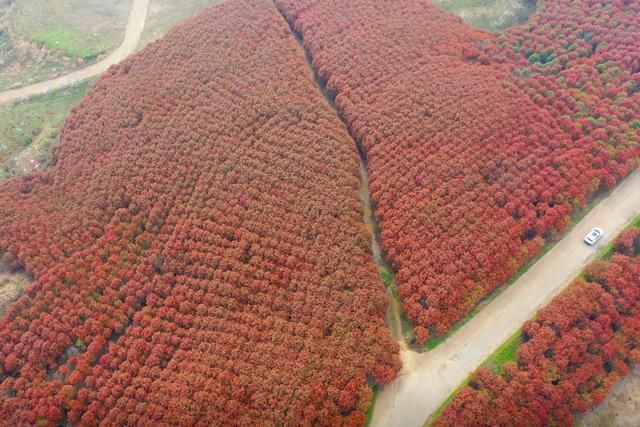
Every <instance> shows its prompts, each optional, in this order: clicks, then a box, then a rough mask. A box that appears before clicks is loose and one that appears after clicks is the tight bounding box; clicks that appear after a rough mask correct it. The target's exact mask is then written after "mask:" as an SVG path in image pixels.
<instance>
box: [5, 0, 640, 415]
mask: <svg viewBox="0 0 640 427" xmlns="http://www.w3.org/2000/svg"><path fill="white" fill-rule="evenodd" d="M297 36H301V38H302V44H303V47H300V46H299V44H298V42H297V40H296V37H297ZM638 37H640V1H638V0H631V1H629V0H627V1H613V2H612V1H604V0H603V1H596V0H588V1H587V0H547V1H545V2H541V3H540V5H539V6H538V11H537V12H536V13H535V14H534V15H533V17H532V18H531V20H530V22H529V23H527V24H525V25H523V26H521V27H516V28H513V29H511V30H507V31H504V32H501V33H496V34H494V33H488V32H484V31H480V30H475V29H472V28H470V27H468V26H466V25H464V24H463V23H462V22H461V21H460V20H459V19H458V18H456V17H454V16H453V15H451V14H449V13H448V12H444V11H442V10H440V9H438V8H436V7H435V6H433V5H431V4H430V3H429V2H427V1H423V0H397V1H371V0H369V1H367V0H327V1H306V0H276V1H275V2H272V1H270V0H228V1H227V2H225V3H224V4H222V5H220V6H218V7H214V8H211V9H208V10H207V11H205V12H204V13H202V14H201V15H200V16H198V17H195V18H192V19H190V20H188V21H186V22H185V23H183V24H181V25H179V26H178V27H176V28H175V29H173V30H172V31H171V32H170V33H169V34H168V35H167V36H166V37H164V38H163V39H161V40H159V41H158V42H155V43H152V44H151V45H149V46H147V47H146V48H145V49H143V50H142V51H141V52H139V53H138V54H136V55H134V56H132V57H131V58H129V59H127V60H125V61H124V62H123V63H121V64H119V65H117V66H114V67H112V68H111V69H110V70H109V71H108V72H107V73H106V74H105V75H104V76H103V77H102V78H101V79H100V80H99V81H98V82H97V83H96V85H95V86H94V87H93V88H92V89H91V91H90V92H89V94H88V95H87V97H86V98H85V99H84V100H83V101H82V103H81V104H80V105H78V106H77V107H75V108H74V109H73V111H72V112H71V114H70V116H69V117H68V119H67V120H66V122H65V126H64V128H63V131H62V133H61V139H60V143H59V144H58V145H57V147H56V150H55V153H54V163H55V164H54V166H53V168H52V169H51V170H50V171H48V172H44V173H39V174H33V175H28V176H25V177H21V178H15V179H11V180H8V181H4V182H2V183H0V253H2V254H3V262H4V263H5V264H6V265H8V266H10V267H11V268H14V269H20V268H23V269H25V270H26V272H28V273H30V274H31V275H33V277H34V279H35V280H34V282H33V283H32V284H31V285H29V286H28V287H27V288H26V290H25V293H24V295H23V296H22V297H20V298H19V299H18V300H17V301H16V302H15V303H14V304H13V305H12V307H11V308H10V309H9V311H8V313H7V315H6V316H5V317H4V318H3V319H2V320H0V425H11V426H21V425H33V424H39V425H59V424H66V423H68V424H73V425H95V424H97V423H98V422H103V423H105V424H114V425H135V424H145V423H149V424H153V425H177V424H188V425H229V424H233V425H256V424H264V425H300V424H302V425H331V426H334V425H363V424H364V423H365V419H366V415H365V414H366V411H367V408H369V407H370V405H371V402H372V399H373V389H374V388H375V387H377V386H381V385H384V384H388V383H390V382H391V381H392V380H393V379H394V378H395V377H396V375H397V373H398V371H399V369H400V359H399V356H398V352H399V347H398V345H397V343H396V342H394V340H393V338H392V337H391V333H390V331H389V329H388V328H387V326H386V325H385V323H384V321H385V313H386V310H387V307H388V303H389V299H388V297H387V295H386V294H385V290H384V287H383V285H382V283H381V282H380V280H379V278H378V271H377V268H376V266H375V264H374V261H373V259H372V256H371V253H370V248H369V242H370V238H371V236H370V234H369V232H368V231H367V228H366V227H365V225H364V223H363V221H362V216H363V206H362V203H361V201H360V200H359V198H358V188H359V181H358V177H359V159H358V152H359V151H360V152H361V153H362V155H363V156H364V157H365V158H366V163H367V170H368V173H369V177H370V191H371V198H372V201H373V203H374V205H375V206H374V208H375V216H376V220H377V223H378V225H379V227H380V231H381V233H380V237H381V244H382V248H383V250H384V252H385V255H386V257H387V258H388V260H389V261H390V262H391V264H392V265H393V267H394V269H395V270H396V272H397V274H396V278H397V281H398V284H399V296H400V298H401V300H402V305H403V307H404V310H405V312H406V313H407V315H408V317H409V320H410V321H411V322H412V324H413V326H415V335H416V339H417V342H418V343H424V342H426V341H427V340H428V339H429V338H430V337H433V336H437V335H441V334H442V333H444V332H446V331H447V330H448V329H450V328H451V327H452V326H453V325H454V324H455V322H456V321H458V320H459V319H460V318H462V317H463V316H465V315H466V314H467V313H468V312H469V311H470V310H471V309H472V308H473V307H474V306H476V305H477V303H478V302H479V301H480V300H482V299H483V298H484V297H486V296H487V295H488V294H489V293H490V292H492V291H493V290H494V289H495V288H496V287H498V286H499V285H501V284H502V283H504V282H505V281H507V280H508V279H509V278H510V277H512V276H513V275H514V273H515V272H516V271H518V269H520V268H521V267H522V266H523V265H525V264H526V263H527V262H528V261H529V260H531V259H532V258H533V257H534V256H535V255H536V254H538V253H539V252H540V250H541V249H542V248H543V246H544V245H545V244H546V243H548V242H549V241H551V240H552V239H554V238H556V237H558V236H559V235H560V234H561V233H562V232H563V231H564V230H565V229H566V228H567V226H568V225H569V224H570V223H571V221H572V215H574V214H575V213H576V212H578V211H579V210H581V209H583V208H584V207H585V206H586V204H587V203H588V202H589V201H590V200H591V199H592V198H593V197H594V196H595V195H596V194H597V193H598V192H600V191H604V190H606V189H609V188H612V187H614V186H615V185H616V183H617V182H618V181H620V180H621V179H622V178H623V177H624V176H626V175H627V174H628V173H629V172H631V171H632V170H634V169H635V168H636V167H637V166H638V159H639V154H640V136H639V135H638V129H640V69H639V67H640V40H638ZM305 50H306V52H305ZM305 53H306V54H308V58H310V62H308V61H307V59H306V57H305ZM314 73H315V75H316V76H318V77H319V81H320V82H321V86H322V87H318V83H316V82H315V81H314V78H313V75H314ZM325 89H326V90H325ZM323 92H324V93H328V94H329V96H330V97H331V98H333V99H332V101H333V100H335V105H336V109H337V111H336V110H335V109H333V108H332V107H331V106H330V103H329V102H327V100H325V99H324V98H323V95H322V93H323ZM336 113H337V114H336ZM629 236H631V234H629V235H625V236H624V237H623V238H621V239H620V242H621V243H619V246H618V248H617V254H616V255H614V256H612V257H611V259H609V260H607V261H606V263H604V264H599V267H598V268H592V269H591V270H589V271H590V273H589V274H590V276H589V277H588V278H587V280H586V281H584V282H580V283H578V284H577V285H574V286H573V287H572V288H571V290H570V291H568V292H567V293H566V294H565V295H563V296H562V297H561V299H560V300H559V301H562V298H568V299H571V298H573V299H577V300H576V301H577V302H576V303H575V304H572V303H570V302H567V303H566V304H568V305H570V306H572V307H571V309H573V310H575V312H574V314H573V315H572V316H573V317H571V318H567V319H564V318H562V319H559V318H557V317H558V315H557V313H559V312H561V310H560V309H559V308H555V307H556V306H554V305H553V304H556V305H558V304H560V305H561V304H563V303H562V302H554V303H553V304H552V306H550V307H549V308H548V309H547V310H545V311H544V312H543V313H542V314H541V315H540V316H539V319H537V320H536V321H534V322H531V323H530V324H527V325H526V326H525V328H524V333H525V336H526V340H527V342H526V343H525V344H523V345H522V348H521V350H520V352H519V359H518V364H517V365H513V364H512V365H509V366H507V367H505V374H504V376H503V375H496V374H490V373H487V372H482V373H480V374H479V375H478V381H477V382H476V383H474V384H475V386H477V387H476V388H475V389H471V390H470V391H469V390H467V391H465V392H464V393H462V394H461V395H460V396H462V397H460V399H463V400H462V401H461V402H458V401H456V402H457V403H455V404H454V406H453V409H451V410H448V411H447V413H446V414H447V416H450V417H451V418H450V420H451V422H453V423H454V424H455V423H458V422H459V423H464V422H467V420H472V418H468V419H467V418H465V416H466V415H464V414H462V415H460V414H458V413H457V412H456V411H457V409H456V408H461V409H460V410H461V411H462V412H463V413H465V412H466V411H467V409H466V408H467V406H468V407H469V408H470V409H469V411H470V412H469V413H473V414H476V415H475V417H476V418H475V419H476V420H483V419H484V420H498V419H500V420H502V418H497V416H496V417H495V418H490V417H493V415H491V414H493V412H490V411H493V410H495V409H497V408H502V407H503V406H500V405H503V403H504V402H507V403H509V404H513V405H515V407H512V406H510V407H509V408H508V409H509V411H506V409H505V411H506V412H505V413H508V414H510V416H511V417H521V418H519V419H535V420H539V421H540V422H541V423H544V422H545V421H544V420H545V419H549V418H544V417H553V419H557V420H561V422H562V423H564V422H569V421H570V420H571V419H572V418H571V416H572V415H571V413H572V411H574V410H581V409H584V407H585V406H584V405H585V404H586V405H590V404H591V402H595V401H597V400H598V399H601V398H602V396H603V393H604V392H605V391H606V390H607V389H608V387H609V385H610V384H611V383H613V382H614V381H615V380H616V379H617V378H618V377H619V376H620V375H622V374H624V373H625V369H626V366H627V365H628V361H629V360H632V358H634V357H636V356H637V354H636V353H637V351H634V349H635V347H634V346H635V340H636V338H635V335H633V332H632V330H633V329H634V327H632V323H633V322H634V321H635V320H633V319H634V317H633V316H635V314H633V313H635V310H636V309H635V308H634V306H633V304H635V301H636V299H637V298H636V293H635V291H634V290H633V289H635V287H637V286H636V285H637V284H638V277H637V268H636V267H637V263H636V261H635V260H636V256H637V236H636V235H633V236H632V237H629ZM625 242H626V243H625ZM629 242H632V243H629ZM634 286H635V287H634ZM582 300H584V301H582ZM574 306H575V307H574ZM559 310H560V311H559ZM554 316H555V317H554ZM585 316H586V317H585ZM571 319H573V320H571ZM554 322H556V323H558V322H560V324H556V323H554ZM536 325H537V326H536ZM635 329H637V327H636V328H635ZM550 331H551V332H550ZM556 349H557V350H556ZM585 349H587V351H586V353H585V351H584V350H585ZM538 386H540V387H542V388H540V389H539V392H540V393H542V397H540V398H539V400H538V401H533V400H532V403H531V404H532V405H537V406H535V407H528V406H527V405H526V404H524V403H522V404H518V403H517V402H519V401H514V400H513V399H512V398H511V397H509V396H512V395H515V394H514V393H523V394H521V395H519V396H524V397H522V399H525V400H527V401H528V399H529V396H530V393H533V391H535V390H538V389H536V387H538ZM509 387H511V388H509ZM502 392H505V393H507V392H508V393H511V395H508V396H507V395H505V397H504V399H502V398H500V397H499V393H502ZM572 392H576V393H578V394H582V395H584V399H582V400H576V399H575V397H574V395H572V394H571V393H572ZM528 393H529V394H528ZM487 396H490V397H491V396H494V397H491V398H490V399H489V398H488V397H487ZM483 399H484V400H483ZM501 399H502V400H501ZM540 399H541V400H540ZM585 402H586V403H585ZM507 403H504V405H506V404H507ZM416 404H419V402H416ZM465 405H466V406H465ZM483 405H484V406H483ZM580 405H582V406H580ZM487 408H488V409H487ZM485 410H486V411H489V412H486V413H484V414H485V418H482V417H481V416H480V415H477V414H480V413H483V411H485ZM520 410H523V411H529V412H526V413H525V412H518V411H520ZM518 414H520V415H518ZM530 417H535V418H530ZM443 420H445V421H443V422H446V419H445V418H443Z"/></svg>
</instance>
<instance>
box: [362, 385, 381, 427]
mask: <svg viewBox="0 0 640 427" xmlns="http://www.w3.org/2000/svg"><path fill="white" fill-rule="evenodd" d="M379 393H380V390H379V388H378V386H373V398H372V399H371V405H369V407H368V408H367V412H366V413H365V415H366V416H367V419H366V421H365V422H364V425H365V427H369V424H371V419H372V418H373V408H375V406H376V400H378V394H379Z"/></svg>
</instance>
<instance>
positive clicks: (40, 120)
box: [0, 81, 92, 178]
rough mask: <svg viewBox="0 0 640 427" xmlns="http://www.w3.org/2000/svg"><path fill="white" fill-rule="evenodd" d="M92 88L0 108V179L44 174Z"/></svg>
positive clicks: (68, 90)
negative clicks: (67, 124)
mask: <svg viewBox="0 0 640 427" xmlns="http://www.w3.org/2000/svg"><path fill="white" fill-rule="evenodd" d="M91 85H92V81H89V82H85V83H82V84H80V85H78V86H73V87H69V88H65V89H61V90H57V91H55V92H52V93H50V94H47V95H42V96H38V97H35V98H32V99H29V100H27V101H21V102H15V103H12V104H7V105H0V166H1V167H0V178H7V177H10V176H13V175H20V174H22V173H25V172H35V171H38V170H43V169H45V168H46V167H47V165H48V157H49V156H48V154H49V150H50V148H51V146H52V145H53V144H54V143H56V142H57V140H58V134H59V132H60V128H61V126H62V123H63V122H64V119H65V117H66V116H67V114H68V113H69V111H70V110H71V108H72V107H73V106H74V105H75V104H77V103H78V102H80V100H81V99H82V97H83V96H84V95H85V94H86V93H87V91H88V90H89V88H90V87H91Z"/></svg>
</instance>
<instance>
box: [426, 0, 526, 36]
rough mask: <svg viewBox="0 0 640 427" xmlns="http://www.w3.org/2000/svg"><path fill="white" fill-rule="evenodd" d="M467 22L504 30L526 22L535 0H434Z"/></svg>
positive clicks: (479, 26)
mask: <svg viewBox="0 0 640 427" xmlns="http://www.w3.org/2000/svg"><path fill="white" fill-rule="evenodd" d="M434 3H435V4H436V5H438V6H440V7H442V8H443V9H446V10H448V11H450V12H453V13H455V14H456V15H458V16H460V17H461V18H462V19H463V20H464V21H465V22H466V23H467V24H469V25H473V26H474V27H478V28H484V29H485V30H491V31H493V30H502V29H505V28H508V27H511V26H513V25H518V24H522V23H523V22H526V21H527V19H529V17H530V16H531V14H532V13H533V12H534V11H535V1H533V0H434Z"/></svg>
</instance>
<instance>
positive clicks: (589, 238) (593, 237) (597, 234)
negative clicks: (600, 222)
mask: <svg viewBox="0 0 640 427" xmlns="http://www.w3.org/2000/svg"><path fill="white" fill-rule="evenodd" d="M603 234H604V231H602V228H598V227H596V228H594V229H592V230H591V231H590V232H589V234H587V235H586V236H584V242H585V243H586V244H587V245H590V246H592V245H595V244H596V242H597V241H598V240H600V238H601V237H602V235H603Z"/></svg>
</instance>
